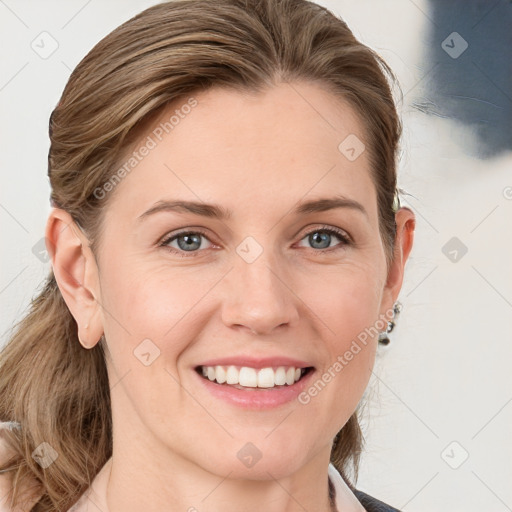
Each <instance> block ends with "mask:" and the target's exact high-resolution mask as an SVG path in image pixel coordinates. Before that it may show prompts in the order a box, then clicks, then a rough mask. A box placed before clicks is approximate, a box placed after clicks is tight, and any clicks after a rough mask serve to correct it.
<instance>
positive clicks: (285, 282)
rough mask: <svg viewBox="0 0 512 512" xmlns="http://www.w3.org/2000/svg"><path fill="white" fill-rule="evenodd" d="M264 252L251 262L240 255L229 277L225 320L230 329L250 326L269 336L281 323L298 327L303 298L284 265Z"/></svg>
mask: <svg viewBox="0 0 512 512" xmlns="http://www.w3.org/2000/svg"><path fill="white" fill-rule="evenodd" d="M266 252H267V251H264V252H263V253H262V254H261V255H260V256H259V257H258V258H257V259H256V261H253V262H252V263H248V262H246V261H244V260H243V259H242V258H239V257H238V256H237V258H236V261H235V264H234V268H233V269H232V271H231V272H229V274H228V276H226V279H225V283H224V290H223V297H224V298H223V301H222V321H223V322H224V325H226V326H227V327H229V328H237V329H248V330H249V331H251V332H253V333H254V334H259V335H267V334H271V333H273V331H274V330H275V329H277V328H278V327H280V326H285V325H287V326H288V327H294V326H295V325H296V324H297V323H298V320H299V303H300V299H299V298H298V297H297V295H296V293H295V292H294V290H293V283H292V282H291V279H290V277H289V274H288V273H287V272H286V271H283V269H282V265H281V266H279V269H278V265H276V263H275V261H273V260H272V259H271V258H270V257H267V256H266Z"/></svg>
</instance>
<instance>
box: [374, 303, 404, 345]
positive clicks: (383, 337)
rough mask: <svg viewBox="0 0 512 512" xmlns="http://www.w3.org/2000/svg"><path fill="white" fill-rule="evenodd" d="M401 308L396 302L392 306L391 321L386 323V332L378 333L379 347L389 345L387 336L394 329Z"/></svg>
mask: <svg viewBox="0 0 512 512" xmlns="http://www.w3.org/2000/svg"><path fill="white" fill-rule="evenodd" d="M402 308H403V306H402V304H401V303H400V302H398V301H396V302H395V304H394V305H393V319H392V320H391V321H389V322H388V326H387V328H386V330H385V331H383V332H380V333H379V343H380V344H381V345H389V342H390V341H391V340H390V339H389V337H388V334H389V333H390V332H391V331H392V330H393V329H394V328H395V325H396V321H397V319H398V316H399V315H400V312H401V311H402Z"/></svg>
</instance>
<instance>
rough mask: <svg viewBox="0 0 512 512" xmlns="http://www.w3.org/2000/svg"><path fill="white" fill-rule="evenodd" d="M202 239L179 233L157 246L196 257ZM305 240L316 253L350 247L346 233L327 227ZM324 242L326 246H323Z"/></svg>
mask: <svg viewBox="0 0 512 512" xmlns="http://www.w3.org/2000/svg"><path fill="white" fill-rule="evenodd" d="M333 236H334V237H335V238H338V240H341V243H339V244H337V245H335V246H334V247H330V245H331V241H332V237H333ZM203 238H205V239H206V240H208V241H209V238H208V237H207V236H206V233H205V232H204V231H200V230H197V231H181V232H180V233H175V234H173V235H171V236H168V237H166V238H164V239H163V240H162V242H160V244H159V246H160V247H165V248H166V249H168V250H169V251H170V252H172V253H173V254H177V255H178V256H181V257H189V256H197V255H198V253H199V252H200V251H199V249H201V248H202V249H205V248H204V247H201V245H202V239H203ZM306 238H308V240H309V243H311V244H312V246H313V247H312V249H318V251H316V252H327V251H329V252H330V251H334V250H337V249H341V248H343V247H345V246H347V245H351V240H350V238H349V237H348V235H347V234H346V233H344V232H343V231H341V230H338V229H335V228H332V227H327V226H325V227H321V228H316V229H314V230H312V231H309V232H308V233H306V235H305V236H304V237H303V238H302V239H301V241H302V240H304V239H306ZM174 241H176V242H177V244H178V247H171V246H170V245H169V244H170V243H171V242H174ZM326 242H327V245H325V244H326ZM210 243H211V242H210ZM187 253H188V254H187Z"/></svg>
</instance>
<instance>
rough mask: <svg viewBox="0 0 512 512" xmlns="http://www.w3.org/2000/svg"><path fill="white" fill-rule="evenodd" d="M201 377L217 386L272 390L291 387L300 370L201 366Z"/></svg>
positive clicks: (299, 376) (289, 368) (298, 376)
mask: <svg viewBox="0 0 512 512" xmlns="http://www.w3.org/2000/svg"><path fill="white" fill-rule="evenodd" d="M201 372H202V375H203V377H206V378H207V379H209V380H211V381H217V382H218V383H219V384H224V383H226V384H234V385H236V384H239V385H240V386H244V387H247V388H256V387H258V388H273V387H275V386H284V385H288V386H291V385H292V384H295V382H297V381H298V380H299V379H300V378H301V376H302V368H295V367H293V366H289V367H284V366H279V367H277V368H275V369H274V368H271V367H268V368H261V369H260V370H257V369H255V368H250V367H248V366H242V367H237V366H228V367H225V366H202V367H201Z"/></svg>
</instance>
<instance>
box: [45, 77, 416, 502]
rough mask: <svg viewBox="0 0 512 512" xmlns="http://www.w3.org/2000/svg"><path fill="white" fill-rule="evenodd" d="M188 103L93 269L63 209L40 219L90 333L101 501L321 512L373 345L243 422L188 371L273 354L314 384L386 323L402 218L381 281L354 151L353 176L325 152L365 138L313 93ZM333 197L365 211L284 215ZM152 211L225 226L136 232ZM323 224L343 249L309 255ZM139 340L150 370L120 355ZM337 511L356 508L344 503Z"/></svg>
mask: <svg viewBox="0 0 512 512" xmlns="http://www.w3.org/2000/svg"><path fill="white" fill-rule="evenodd" d="M195 98H196V99H197V101H198V105H197V106H196V107H195V108H194V109H193V110H192V111H191V112H190V113H189V114H188V115H187V116H186V117H185V118H183V119H180V122H179V124H178V125H177V126H176V127H175V128H174V130H173V131H172V132H170V133H169V135H167V136H166V137H164V139H163V140H162V141H161V142H159V143H158V145H157V146H156V147H155V148H153V149H151V151H150V152H149V154H148V155H147V156H146V157H145V158H144V159H143V160H142V161H141V162H140V163H138V165H137V166H136V168H134V169H133V170H132V171H131V172H130V173H129V174H128V175H127V176H126V177H125V178H124V179H123V180H122V181H121V183H119V184H118V185H117V186H116V188H115V190H114V191H112V192H109V193H110V194H114V195H113V196H112V197H110V198H109V200H110V202H109V205H108V208H107V210H106V212H105V222H104V229H103V232H102V234H101V249H100V251H99V254H98V255H96V256H97V259H96V258H95V257H94V255H93V254H92V252H91V251H90V249H89V247H88V245H87V239H86V237H85V235H84V233H82V232H81V231H80V229H79V228H78V227H77V225H76V224H74V223H73V222H72V219H71V217H70V216H69V215H68V214H67V213H66V212H64V211H62V210H59V209H54V210H52V212H51V214H50V216H49V219H48V224H47V230H46V236H47V238H48V239H49V241H50V242H51V244H49V247H48V248H49V251H50V255H51V259H52V265H53V268H54V272H55V275H56V278H57V282H58V284H59V287H60V289H61V291H62V293H63V296H64V298H65V300H66V303H67V305H68V307H69V309H70V311H71V313H72V314H73V316H74V317H75V319H76V321H77V324H78V326H79V336H80V339H81V341H82V344H84V345H86V346H87V347H92V346H94V345H95V344H96V343H97V342H98V340H99V338H100V336H101V335H102V334H103V333H104V334H105V338H106V340H107V345H108V350H109V356H110V357H109V359H108V361H107V365H108V372H109V377H110V382H111V388H112V390H111V396H112V414H113V425H114V454H113V464H112V471H111V474H110V478H109V482H108V489H107V495H106V500H107V502H108V506H109V509H110V510H125V511H128V512H130V511H136V510H137V511H138V510H145V511H146V512H150V511H157V510H169V504H171V503H172V504H173V508H172V510H189V509H190V510H193V509H191V508H190V507H195V508H196V509H197V510H200V511H201V512H217V511H221V510H222V511H223V512H235V511H236V512H240V511H244V512H249V511H256V510H266V511H268V512H278V511H279V512H282V511H287V512H292V511H298V510H303V509H304V508H305V509H307V510H317V511H320V512H327V511H329V510H330V508H329V503H328V496H327V468H328V464H329V454H330V449H331V445H332V441H333V438H334V436H335V435H336V433H337V432H338V430H339V429H340V428H341V427H342V426H343V425H344V424H345V422H346V421H347V420H348V418H349V417H350V415H351V414H352V413H353V411H354V410H355V408H356V406H357V404H358V402H359V400H360V398H361V396H362V394H363V392H364V390H365V388H366V386H367V383H368V380H369V377H370V374H371V371H372V368H373V364H374V358H375V350H376V346H377V339H376V337H375V338H373V339H370V340H369V342H368V343H367V344H366V345H365V346H362V350H361V351H360V352H358V354H357V355H355V356H354V358H353V359H352V360H351V361H350V362H349V364H347V365H346V366H345V367H344V368H343V371H341V372H339V373H337V374H336V377H335V378H333V379H332V380H331V381H330V382H329V383H328V385H326V386H325V388H324V389H323V390H322V391H321V392H320V393H318V395H317V396H316V397H314V398H312V399H311V400H310V402H309V403H308V404H305V405H302V404H299V403H298V402H297V401H295V400H294V401H292V402H290V403H287V404H285V405H282V406H279V407H277V408H274V409H270V410H266V411H252V410H251V411H247V410H243V411H242V410H241V409H240V408H238V407H236V406H234V405H231V404H227V403H225V402H223V401H220V400H218V399H216V398H213V397H212V396H211V395H210V394H209V393H208V392H206V391H205V390H204V389H203V387H202V385H201V382H200V381H198V378H197V375H196V374H195V372H194V367H195V366H196V365H198V364H201V362H203V361H206V360H207V359H211V358H217V357H223V356H232V355H242V354H243V355H253V356H277V355H283V356H288V357H294V358H299V359H303V360H305V361H308V362H309V363H310V365H311V366H314V367H315V369H316V372H317V376H316V377H317V378H319V377H320V376H321V374H322V373H323V372H324V371H326V369H327V368H329V367H330V366H332V364H333V363H334V362H335V361H336V358H337V357H338V356H340V355H343V354H344V353H345V351H346V350H348V348H349V347H350V345H351V343H352V341H353V340H355V339H356V338H357V336H358V334H359V333H361V332H362V331H364V329H365V328H368V327H370V326H372V325H375V322H376V321H377V320H378V319H379V318H384V315H385V314H386V312H388V318H389V311H390V309H391V308H392V306H393V303H394V302H395V300H397V298H398V294H399V292H400V288H401V285H402V279H403V272H404V267H405V263H406V260H407V258H408V255H409V253H410V250H411V248H412V243H413V233H414V226H415V219H414V214H413V212H412V211H411V210H409V209H407V208H402V209H400V210H399V211H398V212H397V214H396V222H397V226H398V227H397V240H396V244H395V252H394V262H393V264H392V266H391V268H390V271H389V274H386V262H385V255H384V247H383V245H382V240H381V237H380V233H379V228H378V216H377V196H376V191H375V187H374V185H373V182H372V180H371V178H370V173H369V161H368V158H367V156H368V155H367V151H365V152H363V153H362V154H361V155H360V156H359V157H358V158H357V159H356V160H354V161H349V160H348V159H347V158H346V157H345V156H344V155H343V154H342V153H341V152H340V151H339V150H338V145H339V144H340V142H341V141H343V140H344V139H345V138H346V137H347V136H348V135H349V134H356V135H357V137H358V138H359V139H361V140H362V141H365V138H364V131H363V126H362V124H361V121H360V120H359V119H358V117H357V116H356V115H355V114H354V112H353V110H352V109H351V108H350V107H349V106H348V104H345V103H342V102H340V101H339V100H338V99H336V98H335V97H333V96H332V95H330V94H329V93H328V92H326V91H325V90H323V89H322V88H321V87H320V86H319V85H318V84H310V83H293V84H279V85H277V86H275V87H272V88H270V89H268V90H267V91H265V92H264V93H260V94H241V93H239V92H234V91H232V90H225V89H218V88H217V89H211V90H210V91H207V92H203V93H201V94H197V95H195ZM306 100H307V101H306ZM183 103H184V102H183ZM175 109H176V105H173V106H172V108H171V107H170V108H169V110H168V111H167V112H166V113H164V115H162V118H161V119H169V117H170V115H171V114H172V112H173V111H174V110H175ZM158 122H159V121H157V123H158ZM150 133H151V132H148V133H146V134H145V135H144V136H143V137H142V138H141V143H142V142H143V141H144V140H145V139H146V137H147V135H148V134H150ZM335 194H342V195H344V196H345V197H347V198H350V199H354V200H356V201H358V202H360V203H361V204H362V205H364V208H365V210H366V214H364V213H362V212H359V211H357V210H355V209H349V208H338V209H334V210H330V211H325V212H316V213H309V214H305V215H304V214H302V215H295V214H293V213H291V210H292V209H293V208H294V207H295V206H296V204H297V203H298V202H300V201H305V200H310V199H317V198H321V197H332V196H333V195H335ZM161 199H171V200H176V199H183V200H191V201H200V202H206V203H216V204H219V205H221V206H222V207H224V208H229V209H230V210H232V212H233V213H232V216H231V218H230V219H227V220H222V221H221V220H219V219H214V218H208V217H201V216H198V215H193V214H191V213H177V212H160V213H157V214H154V215H151V216H148V217H147V218H146V219H144V220H142V221H137V218H138V217H139V216H140V215H141V214H142V213H143V212H145V211H146V210H148V209H149V208H150V207H152V206H153V205H154V204H155V203H156V202H157V201H159V200H161ZM323 225H327V226H329V227H334V228H339V229H340V230H342V231H344V232H345V233H347V234H348V235H349V236H350V237H351V238H352V240H353V243H352V244H349V245H346V244H344V243H343V242H342V240H341V239H338V238H337V237H336V236H335V235H332V236H331V238H330V242H329V240H327V242H326V243H324V244H323V245H322V244H320V248H318V245H316V244H315V239H314V238H313V237H309V236H308V234H309V233H311V232H315V230H320V229H321V228H322V226H323ZM68 228H69V229H68ZM197 228H202V229H203V230H204V231H205V232H206V237H201V238H200V239H199V240H201V245H200V248H197V247H199V244H197V245H194V244H193V251H192V252H191V251H189V252H187V251H186V250H184V249H180V246H179V245H178V240H177V239H175V240H174V241H172V242H170V243H169V244H168V247H167V248H166V247H158V242H159V241H160V240H162V239H163V238H164V236H166V235H167V234H172V233H178V232H180V231H184V230H185V231H186V230H189V232H194V230H195V229H197ZM322 233H323V232H320V233H319V235H321V234H322ZM319 235H317V236H319ZM248 236H251V237H253V238H254V239H255V240H256V241H257V243H258V244H259V245H260V246H261V248H262V249H263V252H262V253H261V255H260V256H259V257H258V258H257V259H256V260H255V261H253V262H252V263H248V262H247V261H246V260H244V259H243V258H242V257H240V255H239V254H238V253H237V251H236V248H237V247H238V246H239V245H240V244H241V243H242V241H243V240H244V239H245V238H246V237H248ZM327 238H328V235H327ZM181 240H182V241H184V240H183V238H181ZM317 244H318V242H317ZM169 246H170V247H171V248H174V249H175V251H177V252H181V254H184V255H185V257H180V256H179V255H178V254H176V253H172V252H170V251H169ZM183 246H184V244H182V247H183ZM53 247H55V251H53ZM324 247H329V249H327V250H326V249H325V248H324ZM334 247H337V249H336V250H332V248H334ZM191 254H196V255H195V256H193V255H191ZM86 325H87V326H88V327H87V328H86V327H85V326H86ZM381 330H382V329H381ZM148 338H149V339H150V340H151V341H152V342H153V343H154V344H155V345H156V346H158V348H159V350H160V356H159V357H158V358H156V359H155V360H154V362H153V363H152V364H151V365H149V366H145V365H143V364H141V362H140V360H139V359H138V358H137V357H135V356H134V350H135V349H136V347H137V346H138V345H139V344H140V343H141V342H142V340H144V339H148ZM247 442H251V443H253V444H254V445H255V446H256V447H257V448H258V450H259V451H260V452H261V459H260V460H259V461H258V463H257V464H255V465H254V466H252V467H251V468H248V467H246V466H245V465H244V464H242V463H241V462H240V460H239V459H238V457H237V452H238V451H239V450H240V449H241V448H242V447H243V446H244V445H245V444H246V443H247ZM343 500H344V503H346V505H347V510H361V508H360V506H358V505H357V501H356V500H355V497H354V496H353V495H352V493H351V492H350V490H349V489H348V488H347V489H346V494H345V496H344V497H343Z"/></svg>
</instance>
